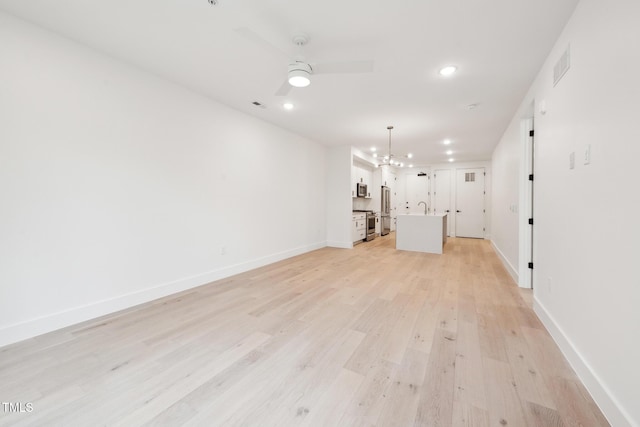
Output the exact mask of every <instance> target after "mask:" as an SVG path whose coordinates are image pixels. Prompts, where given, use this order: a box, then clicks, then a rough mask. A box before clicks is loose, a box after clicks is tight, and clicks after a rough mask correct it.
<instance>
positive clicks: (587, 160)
mask: <svg viewBox="0 0 640 427" xmlns="http://www.w3.org/2000/svg"><path fill="white" fill-rule="evenodd" d="M589 163H591V144H587V146H586V147H584V164H585V165H588V164H589Z"/></svg>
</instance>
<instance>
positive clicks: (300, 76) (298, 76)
mask: <svg viewBox="0 0 640 427" xmlns="http://www.w3.org/2000/svg"><path fill="white" fill-rule="evenodd" d="M289 84H290V85H291V86H293V87H307V86H309V85H310V84H311V79H310V78H309V76H308V75H306V73H305V72H304V71H292V72H290V73H289Z"/></svg>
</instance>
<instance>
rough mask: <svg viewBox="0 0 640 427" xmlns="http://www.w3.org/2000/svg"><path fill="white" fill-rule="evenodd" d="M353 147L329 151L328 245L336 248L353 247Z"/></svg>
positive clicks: (327, 179)
mask: <svg viewBox="0 0 640 427" xmlns="http://www.w3.org/2000/svg"><path fill="white" fill-rule="evenodd" d="M352 164H353V160H352V155H351V147H350V146H348V145H344V146H337V147H330V148H328V149H327V168H326V181H327V216H326V224H327V245H328V246H332V247H336V248H351V247H353V238H352V236H351V210H352V207H351V204H352V201H351V200H352V198H351V190H352V188H351V182H352V180H351V166H352Z"/></svg>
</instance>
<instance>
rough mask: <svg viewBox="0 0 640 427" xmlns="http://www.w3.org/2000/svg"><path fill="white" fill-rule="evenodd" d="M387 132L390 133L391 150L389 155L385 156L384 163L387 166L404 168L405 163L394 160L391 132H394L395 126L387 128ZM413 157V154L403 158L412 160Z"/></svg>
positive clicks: (388, 152)
mask: <svg viewBox="0 0 640 427" xmlns="http://www.w3.org/2000/svg"><path fill="white" fill-rule="evenodd" d="M387 130H388V131H389V150H388V151H387V155H386V156H384V159H383V162H384V163H385V164H387V165H392V166H396V167H400V168H403V167H404V163H402V162H400V160H396V159H395V158H394V155H393V153H392V152H391V131H392V130H393V126H387ZM412 157H413V154H411V153H409V154H407V155H405V156H402V158H407V159H410V158H412Z"/></svg>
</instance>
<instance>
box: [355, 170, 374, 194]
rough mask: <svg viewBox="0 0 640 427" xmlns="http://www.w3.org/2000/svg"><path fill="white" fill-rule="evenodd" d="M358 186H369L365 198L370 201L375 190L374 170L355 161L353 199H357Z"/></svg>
mask: <svg viewBox="0 0 640 427" xmlns="http://www.w3.org/2000/svg"><path fill="white" fill-rule="evenodd" d="M358 184H364V185H366V186H367V195H366V196H365V198H367V199H370V198H371V194H372V190H373V169H371V168H370V167H369V166H367V165H363V164H361V163H359V162H355V161H354V162H353V165H352V166H351V197H357V194H356V187H357V185H358Z"/></svg>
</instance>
